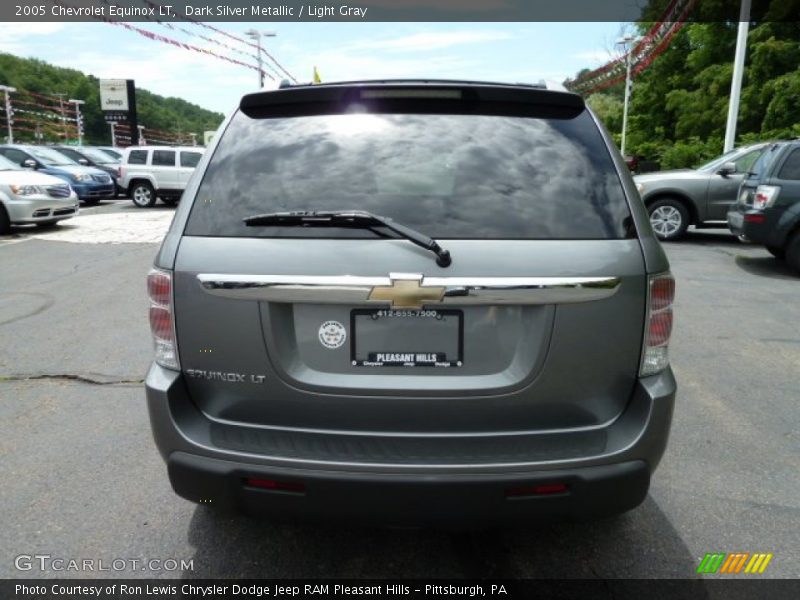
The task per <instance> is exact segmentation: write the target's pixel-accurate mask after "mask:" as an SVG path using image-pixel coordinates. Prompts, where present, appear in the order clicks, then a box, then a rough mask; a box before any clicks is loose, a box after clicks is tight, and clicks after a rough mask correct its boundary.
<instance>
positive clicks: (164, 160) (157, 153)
mask: <svg viewBox="0 0 800 600" xmlns="http://www.w3.org/2000/svg"><path fill="white" fill-rule="evenodd" d="M151 164H152V165H153V166H154V167H174V166H175V152H174V151H173V150H153V162H152V163H151Z"/></svg>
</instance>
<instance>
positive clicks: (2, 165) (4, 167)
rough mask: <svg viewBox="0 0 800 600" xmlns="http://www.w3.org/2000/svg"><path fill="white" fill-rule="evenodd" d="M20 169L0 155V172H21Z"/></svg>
mask: <svg viewBox="0 0 800 600" xmlns="http://www.w3.org/2000/svg"><path fill="white" fill-rule="evenodd" d="M21 170H22V167H20V166H19V165H18V164H15V163H13V162H11V161H10V160H8V159H7V158H6V157H4V156H2V155H0V171H21Z"/></svg>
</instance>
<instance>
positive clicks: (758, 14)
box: [0, 0, 800, 22]
mask: <svg viewBox="0 0 800 600" xmlns="http://www.w3.org/2000/svg"><path fill="white" fill-rule="evenodd" d="M742 2H749V3H750V5H751V6H750V18H749V20H751V21H756V22H759V21H797V20H798V19H800V0H558V1H554V0H353V1H344V0H336V1H325V0H311V1H304V2H298V1H294V0H226V1H223V0H189V1H186V0H11V1H10V2H5V1H4V2H2V3H0V20H3V21H10V22H14V21H18V22H30V21H122V22H144V21H162V22H171V21H184V22H186V21H189V22H191V21H280V22H288V21H307V22H319V21H350V22H358V21H374V22H385V21H403V22H415V21H417V22H431V21H448V22H450V21H474V22H487V21H495V22H500V21H502V22H513V21H517V22H543V21H573V22H578V21H607V22H631V21H684V20H687V21H729V22H730V21H738V20H739V18H740V14H741V12H740V10H741V4H742Z"/></svg>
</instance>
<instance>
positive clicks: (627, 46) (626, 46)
mask: <svg viewBox="0 0 800 600" xmlns="http://www.w3.org/2000/svg"><path fill="white" fill-rule="evenodd" d="M636 39H637V38H636V37H634V36H632V35H626V36H625V37H624V38H622V39H620V40H617V46H622V48H623V50H624V51H625V104H624V105H623V108H622V143H621V144H620V153H621V154H622V156H623V157H624V156H625V138H626V137H627V135H628V104H629V103H630V100H631V84H632V81H631V42H633V41H635V40H636Z"/></svg>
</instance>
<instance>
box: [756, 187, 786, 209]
mask: <svg viewBox="0 0 800 600" xmlns="http://www.w3.org/2000/svg"><path fill="white" fill-rule="evenodd" d="M780 191H781V188H779V187H778V186H775V185H760V186H758V187H757V188H756V193H755V196H754V197H753V208H769V207H770V206H772V205H773V204H775V200H777V199H778V192H780Z"/></svg>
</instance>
